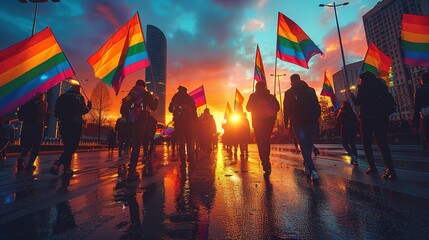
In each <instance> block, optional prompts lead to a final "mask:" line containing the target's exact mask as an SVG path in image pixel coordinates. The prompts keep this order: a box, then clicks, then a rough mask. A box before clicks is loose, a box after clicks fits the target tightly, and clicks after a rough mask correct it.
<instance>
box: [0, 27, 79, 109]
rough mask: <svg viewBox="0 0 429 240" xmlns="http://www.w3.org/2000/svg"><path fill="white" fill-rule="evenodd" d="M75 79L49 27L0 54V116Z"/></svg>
mask: <svg viewBox="0 0 429 240" xmlns="http://www.w3.org/2000/svg"><path fill="white" fill-rule="evenodd" d="M74 75H75V74H74V72H73V69H72V67H71V65H70V63H69V61H68V60H67V58H66V56H65V55H64V53H63V51H62V49H61V47H60V45H59V44H58V42H57V40H56V38H55V36H54V34H53V33H52V31H51V29H50V28H49V27H47V28H45V29H44V30H42V31H40V32H39V33H37V34H35V35H33V36H32V37H30V38H27V39H25V40H23V41H21V42H19V43H17V44H15V45H13V46H10V47H8V48H6V49H4V50H2V51H0V116H3V115H5V114H7V113H9V112H11V111H13V110H14V109H16V108H17V107H19V106H21V105H22V104H24V103H25V102H27V101H29V100H31V99H32V98H33V97H34V96H35V95H36V94H37V93H41V92H45V91H47V90H48V89H50V88H52V87H54V86H55V85H57V84H58V83H60V82H61V81H63V80H64V79H67V78H70V77H72V76H74Z"/></svg>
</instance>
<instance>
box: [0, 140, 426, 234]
mask: <svg viewBox="0 0 429 240" xmlns="http://www.w3.org/2000/svg"><path fill="white" fill-rule="evenodd" d="M249 153H250V154H249V157H243V158H241V157H240V156H238V157H237V156H234V155H231V154H229V153H227V152H226V151H225V150H223V149H222V147H221V145H219V148H218V149H216V150H214V151H213V152H212V154H211V155H210V156H209V155H204V154H200V156H199V158H198V159H197V160H195V161H193V162H185V163H181V161H180V160H178V159H177V157H176V156H171V150H169V149H167V147H166V146H158V148H157V149H156V156H155V158H154V161H153V164H152V165H146V166H145V165H142V164H141V163H140V164H139V166H138V170H139V173H140V180H138V181H127V171H126V168H127V166H126V164H127V163H128V162H127V161H128V159H125V160H121V161H117V153H116V152H115V153H114V154H113V155H112V154H108V153H107V152H105V151H93V152H79V153H77V154H76V155H75V160H74V164H75V165H74V166H73V168H74V169H76V170H77V171H76V174H75V175H74V176H73V177H72V178H62V177H57V176H52V175H50V174H49V167H50V164H51V163H52V161H53V160H54V159H55V158H57V157H58V156H57V155H42V156H41V159H39V160H37V165H36V166H37V170H36V171H35V172H34V173H32V174H31V173H27V172H22V173H17V172H16V171H15V167H14V160H13V159H8V160H6V162H5V164H4V167H3V168H1V169H0V171H1V174H0V184H1V185H0V201H1V202H0V239H427V236H429V229H428V228H427V222H428V221H429V209H428V208H427V199H423V198H419V197H415V196H411V195H406V194H403V193H399V192H396V191H392V190H388V189H387V188H383V187H380V186H379V185H380V184H384V183H383V182H381V183H380V181H381V180H380V179H375V178H371V177H368V179H367V181H366V182H358V181H352V180H350V179H351V178H350V179H349V178H343V177H339V176H336V175H333V174H329V172H330V171H344V173H345V174H348V175H350V176H361V175H362V172H363V171H364V168H363V167H358V168H353V167H352V166H347V167H345V168H339V167H338V166H327V165H323V166H322V165H321V164H322V161H323V160H320V161H319V162H318V161H317V160H316V166H319V169H320V170H319V173H320V176H321V180H320V181H319V182H318V183H312V182H311V181H310V180H309V179H308V178H307V177H306V176H305V175H304V174H303V172H302V169H301V167H300V166H301V165H300V161H301V160H300V159H301V158H300V156H299V155H294V154H292V153H290V154H289V155H287V158H288V159H289V160H290V161H295V162H296V163H298V164H297V165H291V164H287V163H284V162H280V161H276V160H273V172H272V175H271V177H270V178H269V179H267V180H266V179H264V177H263V171H262V166H260V163H259V159H258V155H257V149H256V146H254V145H251V146H250V148H249ZM364 177H367V176H364ZM372 182H378V184H372ZM394 184H403V183H401V182H398V183H393V185H392V186H393V187H394V186H395V185H394Z"/></svg>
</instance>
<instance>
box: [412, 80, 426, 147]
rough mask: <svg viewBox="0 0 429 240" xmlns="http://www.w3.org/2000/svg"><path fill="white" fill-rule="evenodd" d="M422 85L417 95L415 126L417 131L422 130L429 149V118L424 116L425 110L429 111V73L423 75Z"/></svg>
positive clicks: (414, 116)
mask: <svg viewBox="0 0 429 240" xmlns="http://www.w3.org/2000/svg"><path fill="white" fill-rule="evenodd" d="M420 83H421V86H420V87H419V88H418V89H417V90H416V94H415V103H414V115H413V126H414V128H416V129H419V128H420V130H421V133H422V135H423V138H424V141H425V143H426V146H427V148H426V149H429V116H428V115H425V114H424V112H425V108H426V112H427V111H429V109H428V106H429V72H425V73H423V74H422V76H421V77H420ZM426 114H428V113H426Z"/></svg>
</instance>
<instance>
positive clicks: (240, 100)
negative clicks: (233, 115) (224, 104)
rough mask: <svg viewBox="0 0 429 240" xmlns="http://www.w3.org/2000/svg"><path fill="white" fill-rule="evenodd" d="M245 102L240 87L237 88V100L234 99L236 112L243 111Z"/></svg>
mask: <svg viewBox="0 0 429 240" xmlns="http://www.w3.org/2000/svg"><path fill="white" fill-rule="evenodd" d="M243 103H244V97H243V95H241V93H240V91H238V89H237V88H236V89H235V101H234V111H235V112H243Z"/></svg>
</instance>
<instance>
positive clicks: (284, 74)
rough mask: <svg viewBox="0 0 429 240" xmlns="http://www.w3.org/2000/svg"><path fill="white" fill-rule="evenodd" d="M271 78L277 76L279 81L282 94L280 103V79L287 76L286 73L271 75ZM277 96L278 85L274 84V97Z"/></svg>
mask: <svg viewBox="0 0 429 240" xmlns="http://www.w3.org/2000/svg"><path fill="white" fill-rule="evenodd" d="M270 76H275V79H278V82H279V92H280V101H281V94H282V92H281V90H280V77H284V76H286V73H283V74H270ZM275 96H276V84H275V83H274V97H275Z"/></svg>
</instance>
